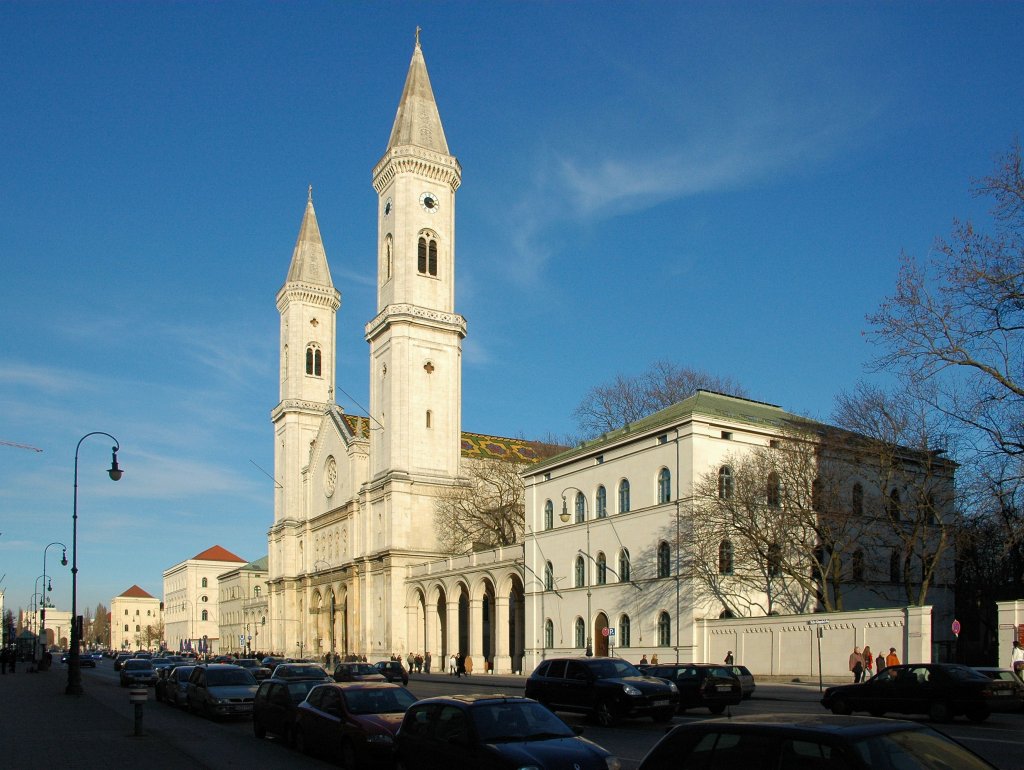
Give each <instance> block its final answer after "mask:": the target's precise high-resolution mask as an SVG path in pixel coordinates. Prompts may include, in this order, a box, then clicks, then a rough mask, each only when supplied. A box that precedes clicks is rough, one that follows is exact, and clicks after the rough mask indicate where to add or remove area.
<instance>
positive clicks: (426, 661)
mask: <svg viewBox="0 0 1024 770" xmlns="http://www.w3.org/2000/svg"><path fill="white" fill-rule="evenodd" d="M423 673H424V674H429V673H430V650H427V653H426V654H425V655H424V656H423Z"/></svg>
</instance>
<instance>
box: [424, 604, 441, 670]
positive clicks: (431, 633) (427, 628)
mask: <svg viewBox="0 0 1024 770" xmlns="http://www.w3.org/2000/svg"><path fill="white" fill-rule="evenodd" d="M438 642H439V639H438V635H437V604H436V603H434V604H433V605H431V604H429V603H425V604H424V605H423V654H424V655H426V654H427V653H428V652H429V653H430V670H431V672H436V671H438V670H439V669H438V665H439V664H440V662H441V657H440V656H441V646H440V644H439V643H438Z"/></svg>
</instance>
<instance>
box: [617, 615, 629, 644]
mask: <svg viewBox="0 0 1024 770" xmlns="http://www.w3.org/2000/svg"><path fill="white" fill-rule="evenodd" d="M618 644H619V647H629V615H623V616H622V617H620V618H619V640H618Z"/></svg>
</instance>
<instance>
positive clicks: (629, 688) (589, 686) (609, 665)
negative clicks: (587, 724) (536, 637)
mask: <svg viewBox="0 0 1024 770" xmlns="http://www.w3.org/2000/svg"><path fill="white" fill-rule="evenodd" d="M526 697H527V698H533V699H534V700H538V701H540V702H541V703H543V704H544V705H545V706H547V707H548V708H549V709H551V710H552V711H575V712H579V713H581V714H589V715H591V716H593V717H594V719H596V720H597V722H598V723H599V724H601V725H603V726H605V727H607V726H610V725H613V724H614V723H615V722H616V721H618V720H619V719H620V718H622V717H633V716H649V717H653V718H654V720H655V721H656V722H667V721H668V720H670V719H671V718H672V715H673V714H674V713H675V710H676V707H677V705H678V704H679V690H678V689H677V688H676V686H675V685H674V684H672V683H671V682H667V681H665V680H664V679H658V678H656V677H653V676H644V675H643V674H641V673H640V672H639V671H637V669H636V667H635V666H633V664H632V663H629V662H627V661H625V660H622V659H621V658H552V659H550V660H545V661H544V662H543V663H541V664H540V665H539V666H537V669H536V670H535V671H534V672H533V673H532V674H530V678H529V679H527V680H526Z"/></svg>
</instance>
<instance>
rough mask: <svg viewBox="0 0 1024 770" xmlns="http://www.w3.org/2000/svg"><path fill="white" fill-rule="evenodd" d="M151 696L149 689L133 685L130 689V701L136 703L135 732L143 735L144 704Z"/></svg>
mask: <svg viewBox="0 0 1024 770" xmlns="http://www.w3.org/2000/svg"><path fill="white" fill-rule="evenodd" d="M148 698H149V689H148V688H146V687H133V688H132V689H131V690H129V691H128V701H129V702H130V703H134V704H135V734H136V735H142V704H144V703H145V702H146V700H147V699H148Z"/></svg>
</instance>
